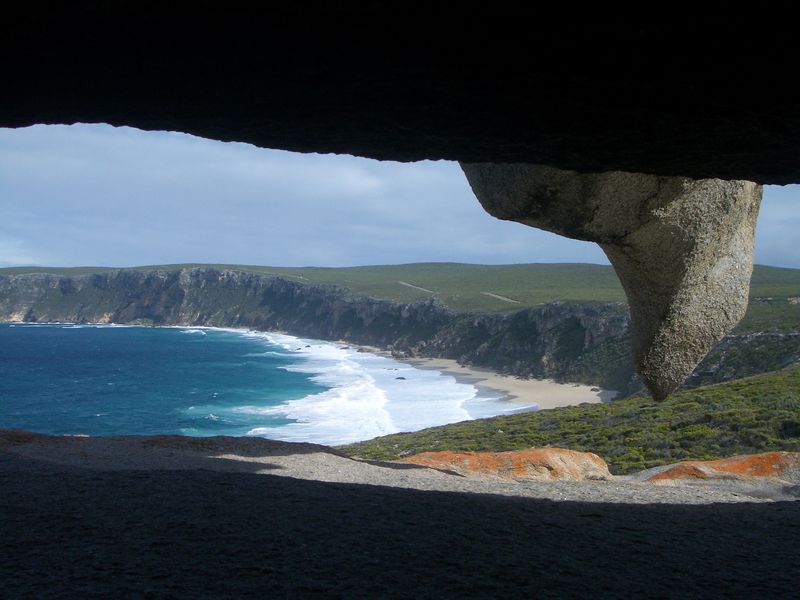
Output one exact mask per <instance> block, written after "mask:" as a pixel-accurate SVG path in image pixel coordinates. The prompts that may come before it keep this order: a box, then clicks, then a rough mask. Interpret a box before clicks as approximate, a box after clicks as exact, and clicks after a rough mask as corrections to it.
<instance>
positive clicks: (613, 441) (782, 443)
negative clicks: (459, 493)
mask: <svg viewBox="0 0 800 600" xmlns="http://www.w3.org/2000/svg"><path fill="white" fill-rule="evenodd" d="M548 446H549V447H560V448H569V449H571V450H579V451H587V452H594V453H595V454H599V455H600V456H601V457H602V458H604V459H605V460H606V462H607V463H608V465H609V468H610V470H611V472H612V473H614V474H616V475H624V474H628V473H632V472H635V471H639V470H642V469H647V468H650V467H655V466H659V465H666V464H670V463H675V462H679V461H682V460H689V459H692V460H711V459H716V458H723V457H728V456H734V455H738V454H753V453H758V452H766V451H774V450H786V451H794V452H797V451H800V368H794V369H787V370H783V371H778V372H774V373H768V374H765V375H759V376H755V377H749V378H745V379H738V380H736V381H732V382H728V383H723V384H718V385H712V386H706V387H700V388H696V389H692V390H686V391H682V392H678V393H675V394H673V395H672V396H670V397H669V398H667V400H665V401H664V402H660V403H656V402H654V401H653V400H652V399H650V398H645V397H633V398H627V399H623V400H616V401H614V402H610V403H607V404H584V405H581V406H573V407H564V408H557V409H551V410H542V411H537V412H532V413H523V414H517V415H510V416H501V417H493V418H489V419H480V420H475V421H464V422H461V423H454V424H452V425H445V426H442V427H432V428H429V429H423V430H421V431H417V432H413V433H398V434H394V435H388V436H384V437H379V438H375V439H373V440H369V441H366V442H361V443H357V444H351V445H347V446H340V447H339V448H338V450H340V451H341V452H343V453H345V454H346V455H348V456H351V457H359V458H363V459H370V460H394V459H398V458H402V457H404V456H409V455H411V454H417V453H419V452H429V451H437V450H452V451H503V450H522V449H526V448H541V447H548Z"/></svg>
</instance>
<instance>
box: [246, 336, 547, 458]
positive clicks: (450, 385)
mask: <svg viewBox="0 0 800 600" xmlns="http://www.w3.org/2000/svg"><path fill="white" fill-rule="evenodd" d="M241 333H242V335H247V336H248V337H260V338H262V339H264V340H265V341H267V342H269V343H271V344H275V345H278V346H281V347H283V348H284V349H286V350H287V351H290V352H291V354H293V355H296V356H298V358H301V359H302V360H301V361H298V362H297V363H296V364H293V365H290V366H288V367H284V368H286V369H287V370H289V371H294V372H299V373H307V374H308V375H309V376H310V378H311V379H312V380H313V381H315V382H317V383H319V384H321V385H324V386H326V387H328V388H330V389H328V390H327V391H325V392H322V393H319V394H312V395H309V396H306V397H304V398H300V399H297V400H290V401H288V402H284V403H283V404H280V405H278V406H272V407H257V406H242V407H238V408H237V409H235V410H236V412H238V413H240V414H248V415H252V416H253V417H257V415H270V416H283V417H286V418H289V419H292V420H293V421H294V422H292V423H289V424H287V425H283V426H280V427H254V428H253V429H251V430H250V431H249V432H248V435H254V436H264V437H270V438H274V439H281V440H287V441H306V442H317V443H322V444H332V445H335V444H346V443H350V442H355V441H360V440H365V439H370V438H373V437H376V436H379V435H386V434H390V433H397V432H400V431H416V430H418V429H423V428H425V427H432V426H434V425H444V424H446V423H454V422H457V421H464V420H468V419H473V418H480V417H485V416H492V415H498V414H507V413H511V412H518V411H519V410H531V409H533V408H535V407H534V406H527V407H526V406H522V407H521V406H520V405H519V404H514V403H511V402H508V401H507V400H505V399H504V398H502V397H501V396H500V395H499V394H498V395H497V396H486V395H479V394H478V390H477V388H475V386H473V385H470V384H465V383H459V382H457V381H456V380H455V378H454V377H452V376H450V375H445V374H443V373H440V372H438V371H432V370H427V369H416V368H414V367H412V366H411V365H408V364H406V363H402V362H400V361H397V360H394V359H391V358H387V357H384V356H378V355H375V354H371V353H368V352H359V351H357V350H355V349H353V348H350V347H346V346H343V345H341V344H334V343H330V342H320V341H317V340H306V339H302V338H296V337H293V336H287V335H282V334H274V333H258V332H246V333H244V332H241Z"/></svg>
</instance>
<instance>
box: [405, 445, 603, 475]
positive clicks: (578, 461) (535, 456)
mask: <svg viewBox="0 0 800 600" xmlns="http://www.w3.org/2000/svg"><path fill="white" fill-rule="evenodd" d="M402 462H405V463H409V464H413V465H420V466H423V467H429V468H431V469H437V470H439V471H447V472H452V473H457V474H458V475H462V476H464V477H474V476H478V477H485V476H493V477H501V478H503V479H514V480H535V481H587V480H590V481H607V480H609V479H611V473H609V471H608V465H607V464H606V461H604V460H603V459H602V458H600V457H599V456H597V455H596V454H592V453H591V452H576V451H575V450H566V449H564V448H533V449H531V450H517V451H509V452H450V451H443V452H421V453H420V454H415V455H414V456H410V457H408V458H406V459H404V460H403V461H402Z"/></svg>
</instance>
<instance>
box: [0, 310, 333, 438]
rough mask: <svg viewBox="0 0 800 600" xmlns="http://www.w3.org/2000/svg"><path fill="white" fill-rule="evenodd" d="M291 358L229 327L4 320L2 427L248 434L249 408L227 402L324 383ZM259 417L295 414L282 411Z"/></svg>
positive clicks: (269, 402) (285, 394)
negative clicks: (244, 409)
mask: <svg viewBox="0 0 800 600" xmlns="http://www.w3.org/2000/svg"><path fill="white" fill-rule="evenodd" d="M295 362H297V359H296V357H293V356H292V355H290V354H289V353H288V352H286V351H285V350H284V349H283V348H281V347H280V346H277V345H271V344H268V343H267V342H265V341H264V340H263V339H255V338H248V337H244V336H242V335H239V334H237V333H233V332H227V331H215V330H197V329H194V330H192V329H173V328H145V327H87V326H42V325H35V326H27V325H16V326H13V325H0V427H2V428H20V429H28V430H33V431H38V432H41V433H51V434H66V433H71V434H76V433H83V434H87V435H121V434H143V435H148V434H166V433H175V434H189V435H244V434H246V433H247V432H248V431H249V430H250V429H252V425H253V422H252V421H253V419H252V417H251V416H249V415H244V414H242V415H237V413H236V412H232V411H231V410H230V409H232V408H234V407H237V406H242V405H259V406H276V405H279V404H280V403H281V402H284V401H286V400H287V399H292V398H302V397H304V396H307V395H309V394H314V393H318V392H321V391H324V390H325V389H327V388H326V387H324V386H321V385H320V384H318V383H314V382H313V381H311V380H310V379H309V377H308V375H306V374H303V373H295V372H291V371H287V370H285V368H282V367H287V366H288V365H290V364H293V363H295ZM217 413H220V414H217ZM223 413H224V415H225V416H224V417H222V416H221V414H223ZM259 420H260V421H261V422H263V424H264V426H273V427H275V426H278V427H279V426H281V425H285V424H286V423H288V422H290V419H287V418H286V417H282V416H280V415H264V416H262V418H261V419H259Z"/></svg>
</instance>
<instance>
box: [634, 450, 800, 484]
mask: <svg viewBox="0 0 800 600" xmlns="http://www.w3.org/2000/svg"><path fill="white" fill-rule="evenodd" d="M639 476H640V479H642V480H643V481H649V482H652V483H671V482H676V481H714V480H736V481H751V480H754V479H768V480H773V479H774V480H780V481H784V482H787V483H792V482H796V483H800V452H764V453H763V454H745V455H742V456H732V457H730V458H723V459H720V460H702V461H701V460H692V461H685V462H681V463H677V464H674V465H669V466H667V467H658V468H655V469H650V470H648V471H645V472H643V473H640V474H639Z"/></svg>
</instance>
